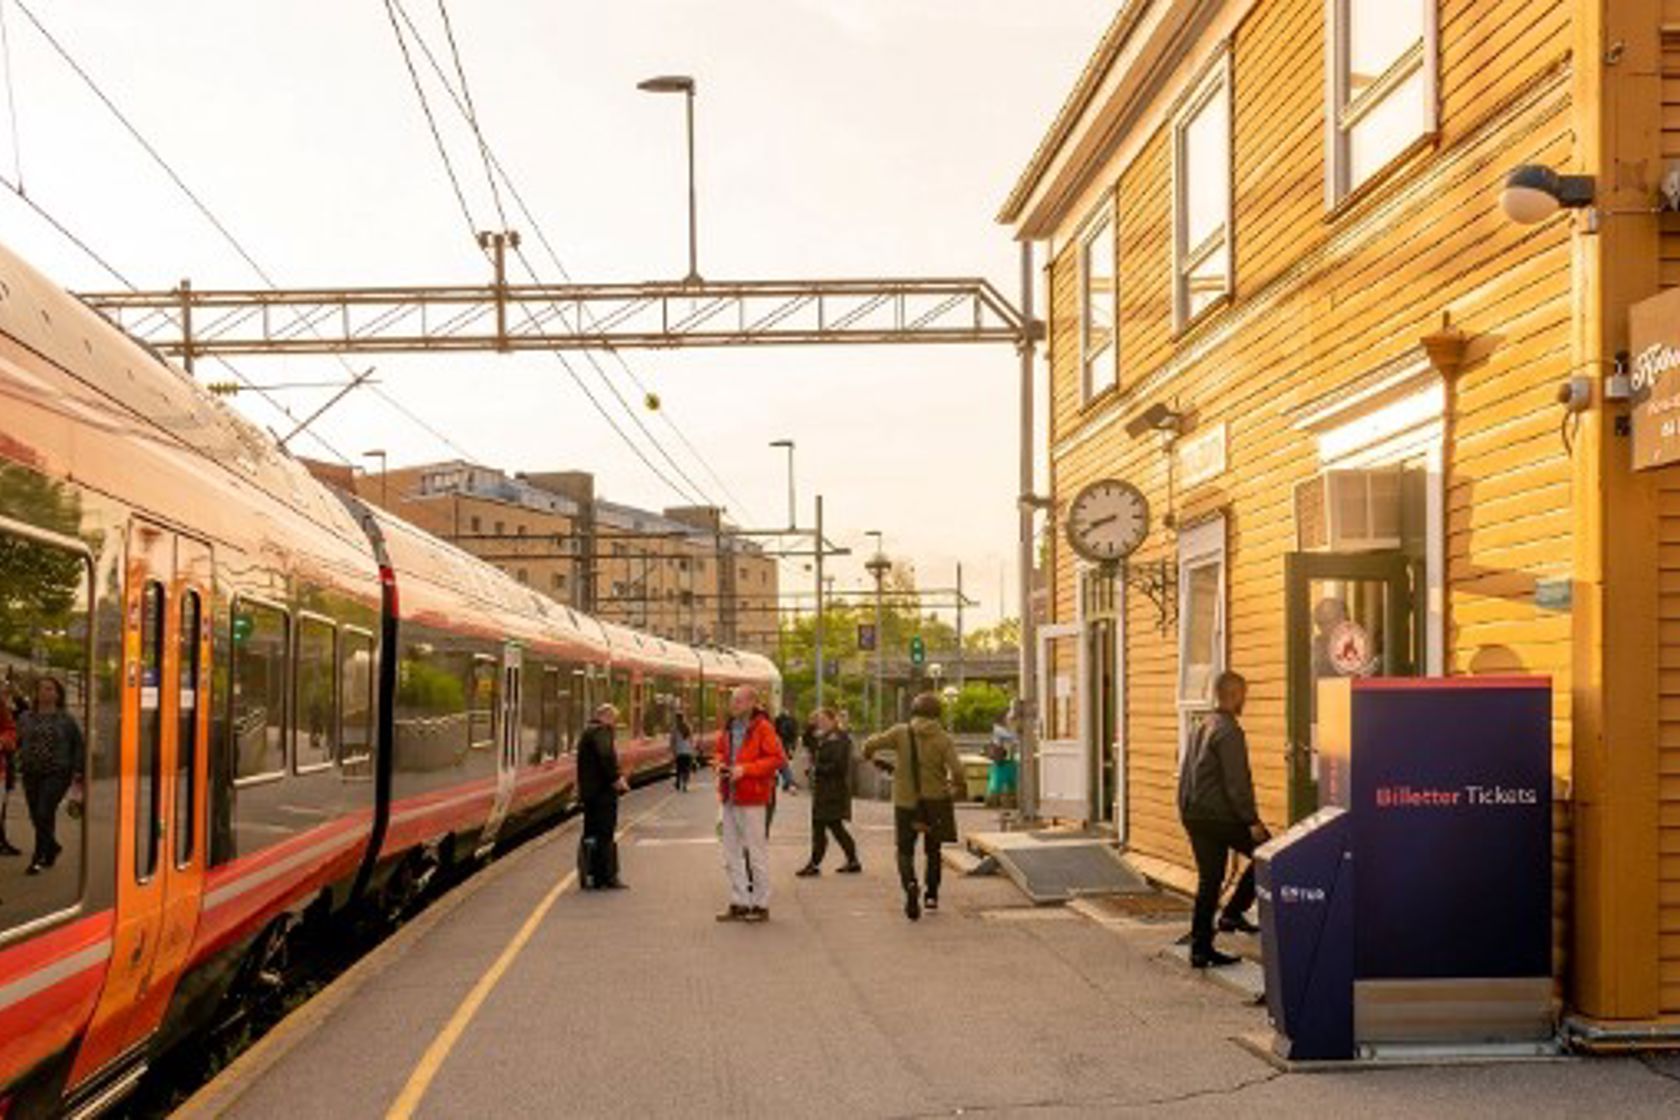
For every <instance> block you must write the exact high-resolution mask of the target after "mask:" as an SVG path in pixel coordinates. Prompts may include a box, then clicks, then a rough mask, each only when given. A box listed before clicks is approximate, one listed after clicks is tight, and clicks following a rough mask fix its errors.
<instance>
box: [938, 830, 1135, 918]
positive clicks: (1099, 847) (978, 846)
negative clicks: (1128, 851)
mask: <svg viewBox="0 0 1680 1120" xmlns="http://www.w3.org/2000/svg"><path fill="white" fill-rule="evenodd" d="M969 846H970V847H971V848H974V849H975V850H977V851H979V852H981V853H983V854H985V855H988V856H991V857H992V858H993V859H995V860H997V863H998V866H999V867H1000V868H1001V869H1002V870H1003V873H1004V874H1006V875H1008V876H1009V878H1010V879H1011V880H1013V881H1014V883H1015V885H1016V886H1018V887H1020V888H1021V893H1023V894H1025V895H1026V896H1027V897H1028V898H1029V899H1031V900H1032V901H1033V902H1035V903H1038V904H1048V903H1057V902H1067V901H1069V900H1070V899H1075V898H1081V897H1084V896H1088V895H1103V894H1146V893H1149V892H1151V891H1153V890H1154V888H1153V887H1151V886H1150V885H1149V884H1148V883H1147V882H1146V881H1145V880H1144V878H1143V877H1142V876H1141V875H1139V874H1138V873H1137V872H1135V871H1133V870H1132V869H1131V868H1130V867H1127V866H1126V864H1125V863H1124V862H1122V861H1121V859H1120V853H1119V850H1118V849H1117V848H1116V847H1115V845H1114V843H1113V842H1112V841H1110V840H1106V839H1103V838H1100V837H1095V836H1091V835H1088V834H1081V833H1054V832H986V833H979V834H976V835H972V836H970V837H969Z"/></svg>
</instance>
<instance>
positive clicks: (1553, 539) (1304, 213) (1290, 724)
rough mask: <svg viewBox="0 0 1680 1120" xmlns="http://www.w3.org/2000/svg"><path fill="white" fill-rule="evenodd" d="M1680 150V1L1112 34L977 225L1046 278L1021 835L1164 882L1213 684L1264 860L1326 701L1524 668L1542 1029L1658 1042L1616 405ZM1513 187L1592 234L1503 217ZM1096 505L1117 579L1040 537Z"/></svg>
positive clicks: (1198, 21)
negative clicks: (1036, 584)
mask: <svg viewBox="0 0 1680 1120" xmlns="http://www.w3.org/2000/svg"><path fill="white" fill-rule="evenodd" d="M1676 157H1680V0H1666V2H1658V0H1615V2H1614V3H1611V2H1609V0H1223V2H1221V0H1126V2H1124V3H1121V4H1120V5H1119V11H1118V13H1117V15H1116V17H1115V19H1114V21H1113V23H1112V25H1111V26H1110V28H1109V29H1108V31H1107V33H1106V34H1105V36H1104V37H1103V39H1102V41H1101V43H1100V44H1098V46H1097V49H1096V51H1095V53H1094V54H1093V56H1092V58H1091V60H1090V62H1089V64H1088V65H1087V67H1086V68H1085V70H1084V72H1083V73H1081V74H1080V75H1078V77H1077V80H1076V82H1075V85H1074V88H1073V91H1072V93H1071V95H1070V96H1069V98H1068V100H1067V102H1066V104H1065V106H1064V108H1063V109H1062V111H1061V113H1060V114H1059V115H1058V116H1057V118H1056V119H1055V121H1054V122H1053V123H1052V124H1051V127H1050V129H1049V131H1048V132H1047V133H1046V135H1045V137H1044V139H1043V141H1042V143H1041V144H1040V146H1039V148H1038V150H1037V151H1036V152H1035V153H1034V154H1033V155H1032V157H1031V160H1030V161H1029V163H1028V164H1027V166H1026V169H1025V171H1024V172H1023V173H1022V175H1021V177H1020V180H1019V182H1018V184H1017V185H1016V187H1015V189H1014V191H1013V192H1012V193H1011V195H1010V196H1009V198H1008V201H1007V203H1006V204H1005V207H1004V210H1003V213H1002V214H1001V220H1002V221H1003V222H1004V223H1006V224H1008V225H1010V226H1012V227H1013V228H1014V230H1015V233H1016V236H1017V237H1019V238H1021V239H1027V240H1031V241H1033V242H1036V243H1038V244H1039V245H1040V246H1042V255H1043V258H1044V259H1045V260H1046V261H1047V264H1046V266H1045V275H1044V284H1043V289H1044V291H1045V293H1046V295H1047V301H1048V309H1047V311H1046V312H1045V318H1046V322H1047V326H1048V352H1049V382H1050V394H1049V395H1050V419H1049V425H1048V428H1049V448H1048V459H1049V464H1050V488H1051V489H1050V492H1051V496H1052V497H1053V499H1054V502H1055V507H1054V512H1053V514H1052V524H1051V526H1050V529H1051V540H1052V544H1051V555H1052V560H1051V565H1052V567H1051V572H1052V581H1051V586H1052V594H1051V604H1052V605H1051V618H1050V620H1049V625H1048V626H1047V627H1046V629H1045V633H1044V638H1043V640H1044V646H1043V657H1042V658H1041V661H1042V664H1043V670H1042V677H1041V687H1040V710H1041V725H1042V726H1041V730H1042V735H1043V739H1044V743H1043V748H1042V759H1041V785H1042V797H1043V799H1044V806H1045V808H1046V810H1048V811H1054V812H1057V813H1059V814H1061V815H1065V816H1074V817H1083V818H1088V819H1096V820H1102V821H1110V822H1112V825H1113V827H1114V829H1115V831H1116V832H1117V833H1118V834H1119V835H1120V836H1121V838H1122V839H1123V841H1124V843H1125V845H1126V846H1127V848H1128V850H1129V852H1130V853H1131V855H1132V857H1133V858H1134V859H1136V860H1137V861H1138V862H1139V863H1141V864H1143V865H1144V866H1145V867H1146V868H1147V869H1149V870H1151V871H1152V872H1153V873H1155V874H1157V875H1159V876H1161V877H1163V878H1165V879H1167V880H1169V881H1177V882H1180V883H1187V882H1188V881H1189V877H1190V872H1189V870H1188V869H1189V868H1190V866H1191V861H1190V856H1189V851H1188V847H1187V845H1186V843H1185V840H1184V837H1183V834H1182V831H1181V829H1180V826H1179V824H1178V821H1177V816H1176V811H1175V807H1174V788H1175V781H1176V763H1177V758H1178V752H1179V750H1180V745H1181V743H1182V742H1183V738H1184V735H1185V731H1186V728H1187V727H1188V726H1189V725H1190V723H1191V722H1192V721H1193V720H1194V719H1195V718H1197V715H1198V713H1199V712H1201V711H1204V710H1205V709H1206V706H1207V704H1208V691H1207V686H1208V683H1209V681H1210V679H1211V676H1212V674H1213V673H1215V672H1217V671H1218V670H1219V669H1221V668H1224V667H1230V668H1234V669H1237V670H1239V671H1241V672H1242V673H1243V674H1244V675H1246V676H1247V677H1248V678H1249V680H1250V682H1251V692H1250V701H1249V711H1248V714H1247V717H1246V720H1245V722H1246V724H1247V727H1248V730H1249V738H1250V744H1251V752H1252V755H1253V764H1254V771H1255V777H1256V783H1257V787H1258V791H1259V796H1260V803H1261V808H1262V812H1263V814H1264V815H1265V817H1266V819H1267V820H1268V821H1269V822H1271V823H1272V824H1273V825H1274V827H1275V826H1279V825H1283V824H1286V823H1287V822H1289V821H1290V820H1292V819H1295V818H1298V817H1299V816H1301V815H1303V814H1304V813H1305V812H1308V811H1310V810H1311V809H1312V808H1314V807H1315V805H1316V797H1317V793H1316V787H1315V783H1314V763H1313V750H1312V744H1313V736H1314V728H1313V711H1312V706H1313V703H1312V698H1313V694H1314V688H1313V682H1314V681H1315V680H1316V679H1318V678H1320V677H1323V676H1325V675H1328V674H1335V673H1343V674H1346V673H1369V672H1381V673H1395V674H1413V673H1419V674H1422V673H1427V674H1465V673H1488V674H1501V673H1539V674H1546V675H1549V676H1550V677H1551V678H1552V681H1553V686H1554V687H1553V698H1554V700H1553V714H1554V722H1553V727H1554V746H1555V767H1554V770H1555V774H1556V782H1555V797H1556V813H1555V819H1556V822H1557V843H1556V853H1557V864H1556V884H1557V899H1558V902H1557V926H1556V935H1557V944H1558V947H1559V952H1558V954H1557V961H1558V971H1559V977H1560V993H1561V995H1562V998H1563V1003H1564V1008H1565V1011H1566V1013H1567V1014H1568V1015H1569V1021H1570V1023H1571V1026H1572V1029H1573V1030H1574V1031H1575V1032H1576V1034H1577V1036H1578V1037H1581V1038H1586V1039H1591V1040H1597V1041H1599V1042H1601V1043H1604V1044H1614V1043H1616V1042H1618V1041H1620V1040H1623V1039H1625V1038H1642V1037H1652V1038H1657V1037H1669V1038H1672V1039H1674V1040H1680V466H1675V467H1668V468H1657V469H1650V470H1640V471H1634V470H1633V469H1632V467H1631V459H1630V447H1629V444H1630V441H1629V439H1628V437H1627V435H1626V434H1625V431H1626V426H1627V424H1628V422H1629V409H1630V406H1629V404H1628V403H1627V402H1626V401H1624V400H1621V399H1619V398H1621V397H1622V396H1624V395H1625V394H1624V392H1623V389H1624V388H1625V382H1624V381H1622V380H1619V379H1618V378H1617V374H1618V373H1619V372H1624V371H1625V367H1619V366H1618V365H1617V355H1618V352H1622V351H1626V350H1627V348H1628V346H1629V341H1628V319H1629V313H1630V310H1631V309H1632V307H1633V306H1634V305H1635V304H1637V303H1639V302H1640V301H1642V300H1645V299H1647V298H1648V297H1651V296H1653V295H1655V294H1656V293H1658V292H1659V291H1660V290H1661V289H1662V287H1663V286H1665V285H1680V217H1677V216H1672V215H1668V214H1663V213H1659V212H1658V211H1659V210H1660V209H1663V208H1665V207H1667V206H1668V204H1667V203H1665V201H1664V199H1665V194H1664V180H1665V178H1667V179H1669V183H1668V186H1669V189H1670V191H1672V192H1673V194H1674V195H1675V196H1676V203H1677V204H1680V162H1676V163H1673V164H1671V162H1670V161H1671V160H1675V159H1676ZM1528 165H1540V166H1543V167H1547V168H1550V169H1553V170H1555V171H1556V172H1558V173H1559V174H1560V175H1569V176H1578V175H1584V176H1591V177H1592V183H1591V186H1592V188H1593V193H1592V197H1591V199H1590V203H1589V204H1588V205H1585V206H1577V207H1566V208H1564V209H1561V210H1559V211H1558V212H1557V213H1556V214H1555V215H1553V216H1550V217H1545V218H1543V219H1542V220H1533V219H1534V218H1535V217H1536V216H1537V215H1534V214H1529V215H1524V216H1525V217H1526V218H1528V219H1529V220H1528V221H1526V222H1523V221H1518V220H1515V219H1514V218H1513V217H1512V216H1511V214H1509V213H1508V212H1507V210H1506V209H1505V208H1504V207H1503V206H1502V192H1503V190H1504V188H1505V187H1506V185H1507V179H1508V176H1510V174H1511V173H1512V172H1513V171H1514V170H1515V169H1516V168H1518V167H1520V166H1528ZM1565 201H1566V202H1580V201H1583V200H1582V199H1579V198H1566V199H1565ZM1677 326H1680V324H1677ZM1105 478H1114V479H1120V480H1123V481H1126V482H1129V483H1132V484H1133V485H1135V486H1137V487H1138V488H1139V489H1140V490H1141V491H1142V493H1143V494H1144V496H1145V497H1146V498H1147V500H1148V503H1149V507H1150V519H1149V531H1148V536H1147V537H1146V539H1145V540H1144V542H1143V544H1142V545H1141V547H1139V548H1138V550H1137V551H1136V552H1135V553H1134V554H1133V555H1132V557H1131V559H1130V562H1129V564H1128V566H1127V569H1126V576H1125V578H1124V579H1121V580H1117V581H1110V580H1108V579H1105V578H1103V576H1102V574H1101V572H1100V570H1099V569H1096V568H1093V567H1091V566H1090V565H1087V564H1086V563H1084V562H1083V561H1081V560H1079V559H1078V558H1077V557H1076V556H1075V555H1074V554H1073V552H1072V550H1071V549H1070V548H1069V547H1068V545H1067V542H1066V539H1065V536H1064V534H1063V525H1062V520H1064V519H1065V512H1066V509H1067V506H1068V503H1069V502H1070V500H1071V499H1072V498H1073V497H1074V495H1076V494H1077V493H1078V492H1079V491H1080V490H1081V489H1082V488H1083V487H1084V486H1086V485H1087V484H1089V483H1091V482H1093V481H1096V480H1099V479H1105ZM1665 1030H1673V1031H1674V1032H1675V1033H1674V1034H1672V1035H1664V1034H1663V1032H1664V1031H1665ZM1650 1031H1655V1032H1656V1033H1655V1034H1647V1032H1650Z"/></svg>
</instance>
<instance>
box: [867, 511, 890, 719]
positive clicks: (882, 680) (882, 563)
mask: <svg viewBox="0 0 1680 1120" xmlns="http://www.w3.org/2000/svg"><path fill="white" fill-rule="evenodd" d="M868 535H869V536H871V537H874V538H875V555H873V556H871V557H870V558H869V562H868V563H866V564H864V568H865V569H866V570H867V571H868V572H869V574H870V575H872V576H874V577H875V729H876V730H877V731H878V730H880V728H881V697H882V695H883V693H884V692H885V690H886V668H885V662H884V661H883V660H882V655H883V650H882V647H883V646H884V645H886V635H885V634H883V633H882V632H881V590H882V581H884V580H885V579H886V578H887V573H888V572H890V571H892V561H891V560H888V559H887V554H886V553H885V552H883V551H881V534H880V533H878V532H876V531H875V530H873V529H871V530H870V531H869V533H868Z"/></svg>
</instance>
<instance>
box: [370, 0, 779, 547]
mask: <svg viewBox="0 0 1680 1120" xmlns="http://www.w3.org/2000/svg"><path fill="white" fill-rule="evenodd" d="M387 2H388V4H389V3H390V0H387ZM444 4H445V0H439V8H440V9H442V10H443V14H444V19H445V30H446V32H447V34H448V38H449V42H450V47H451V50H452V52H454V55H455V66H456V71H457V73H458V74H459V75H460V76H461V81H462V83H463V86H464V84H465V81H466V77H465V69H464V67H463V66H462V65H461V59H460V54H459V51H458V50H456V49H455V48H456V43H455V38H454V34H453V31H452V30H450V28H449V25H448V13H447V9H445V8H444ZM395 7H396V11H397V14H398V15H400V16H401V17H402V20H403V23H404V24H406V25H407V27H408V30H409V32H410V34H412V35H413V36H414V39H415V43H416V45H417V46H418V47H419V48H420V52H421V54H422V55H423V56H424V57H425V59H426V62H427V64H428V65H429V66H430V67H431V70H432V73H433V74H434V75H436V77H437V79H438V81H439V82H440V83H441V84H442V85H443V87H444V90H445V92H447V93H448V94H449V96H450V100H451V101H452V102H453V103H454V105H455V109H456V111H457V112H458V113H460V114H461V116H462V117H463V118H464V119H465V120H466V121H467V123H468V125H469V126H470V127H471V128H472V130H473V134H474V137H475V138H476V140H477V141H478V145H479V152H480V156H481V157H482V158H483V160H484V162H485V164H486V175H487V176H488V177H489V179H490V182H491V189H492V197H493V199H494V201H495V206H496V211H497V214H498V216H499V217H500V219H501V223H502V226H503V228H506V226H507V216H506V213H505V211H504V209H503V207H502V204H501V198H500V194H499V193H497V192H495V186H494V184H495V181H496V179H497V177H499V178H500V180H501V182H502V183H503V184H504V185H505V186H506V187H507V192H508V195H509V197H510V198H512V199H513V203H514V205H515V206H516V207H517V208H518V210H519V213H520V215H521V217H523V219H524V221H525V223H526V225H528V226H529V227H530V229H531V232H532V233H533V234H534V235H535V236H536V238H537V241H538V243H539V244H541V245H542V247H543V251H544V253H545V254H547V256H548V259H549V260H550V262H552V263H553V265H554V268H555V270H556V271H558V272H559V274H560V277H561V279H562V280H565V281H567V282H570V281H571V279H572V277H571V273H570V271H569V270H568V269H567V268H566V265H565V262H564V261H563V260H562V259H561V257H560V254H559V252H558V250H556V249H555V247H554V243H553V242H552V241H551V240H549V237H548V234H547V232H546V231H545V230H544V229H543V227H542V223H541V222H539V221H538V220H537V217H536V215H535V213H534V212H533V211H532V209H531V207H530V205H529V204H528V203H527V202H526V201H525V196H524V195H523V194H521V193H520V190H519V186H518V184H517V183H516V182H515V181H514V179H513V176H512V175H511V174H510V173H509V172H508V170H507V168H506V167H505V166H504V165H503V163H502V161H501V160H500V159H498V158H497V156H496V153H495V150H494V149H493V148H492V147H491V146H490V144H489V143H488V141H487V140H486V139H485V137H484V133H483V129H482V128H481V127H480V125H479V121H478V114H477V111H476V109H475V108H474V107H473V105H472V102H471V97H470V90H466V89H465V88H464V89H463V93H462V94H457V93H456V91H455V89H454V87H453V85H452V84H451V83H450V81H449V79H448V77H447V76H446V75H445V73H444V69H443V66H442V64H441V63H439V62H438V60H437V57H436V55H434V54H433V52H432V49H431V47H430V45H429V44H428V43H427V42H426V40H425V37H424V36H423V35H422V34H421V33H420V30H419V28H418V27H416V26H415V24H414V21H413V19H412V18H410V16H409V14H408V12H407V10H406V9H405V8H404V7H403V6H402V3H401V0H395ZM416 81H417V79H416ZM440 148H441V142H440ZM492 172H493V173H492ZM523 263H524V264H525V267H526V270H527V271H528V272H530V274H531V275H532V277H533V279H535V278H536V272H535V270H534V269H533V268H532V267H531V265H530V263H529V261H524V262H523ZM555 310H556V313H557V314H559V315H560V318H561V321H562V322H565V313H564V311H563V310H561V309H559V308H556V309H555ZM579 314H580V318H582V320H583V321H584V322H591V325H593V323H592V320H593V316H592V315H591V314H590V313H589V312H587V311H585V310H582V309H580V312H579ZM607 351H608V353H610V354H611V355H612V357H613V360H614V361H615V362H616V363H617V364H618V366H619V368H620V369H622V370H623V371H624V374H625V376H626V377H628V378H629V379H630V380H631V382H632V383H633V384H634V385H635V386H636V388H637V389H638V390H639V391H640V392H641V393H643V394H644V396H645V395H648V394H649V393H650V390H649V388H648V385H647V383H646V382H644V381H643V380H642V379H641V378H640V377H639V376H637V374H636V372H635V370H634V369H633V368H632V367H631V365H630V363H629V362H628V361H627V360H626V359H625V357H624V355H623V354H622V353H620V352H619V351H618V350H616V349H613V348H611V347H608V348H607ZM584 355H585V357H586V358H588V359H589V361H590V363H591V364H592V365H594V366H595V368H596V370H597V372H598V373H599V374H600V376H601V377H602V378H603V379H605V378H606V377H607V375H606V372H605V371H604V370H602V369H601V368H600V365H599V363H598V362H597V361H596V359H595V357H594V355H593V353H592V352H591V351H587V350H586V351H584ZM621 401H622V398H621ZM628 407H629V406H628V405H627V406H626V408H627V409H628ZM630 415H631V416H632V418H634V419H636V420H637V421H638V424H639V423H640V417H639V415H638V414H636V413H635V412H634V411H633V410H630ZM660 418H661V419H662V420H663V421H664V422H665V425H666V427H668V428H669V429H670V430H671V432H672V434H674V435H675V436H676V437H677V440H678V442H680V443H681V444H682V446H683V447H684V448H685V449H686V450H687V451H688V453H689V454H690V455H692V456H693V457H694V459H695V461H696V462H697V463H699V464H700V467H701V469H702V470H703V471H704V472H705V473H706V475H707V476H708V477H709V478H710V479H711V480H712V482H713V483H715V484H716V485H717V487H718V489H719V490H720V491H722V493H723V495H724V496H725V497H726V498H728V499H729V501H730V502H731V503H733V507H732V508H734V509H736V510H738V511H740V513H741V514H743V515H744V516H745V517H746V518H747V520H749V521H757V520H759V519H758V518H757V517H756V516H754V515H753V514H752V512H751V510H750V509H748V508H747V506H746V503H744V502H742V501H741V500H740V498H739V497H737V496H736V494H735V493H734V491H733V490H731V489H730V487H729V484H728V483H727V482H726V481H724V479H723V477H722V476H721V475H720V474H719V473H718V472H717V470H716V469H714V468H713V467H712V464H711V463H710V461H709V460H708V459H707V458H706V456H705V455H704V454H702V453H701V451H700V449H699V448H698V447H696V446H695V445H694V443H693V441H692V440H690V439H689V438H688V435H687V433H685V432H684V431H683V430H682V428H681V427H680V426H678V424H677V423H676V421H675V420H674V419H673V418H672V417H671V414H670V411H669V410H668V409H661V410H660ZM644 430H645V429H644ZM650 438H651V436H650ZM663 450H664V449H663V446H661V451H662V452H663ZM666 457H667V458H669V456H668V454H667V456H666ZM673 465H674V464H673ZM708 504H716V503H708Z"/></svg>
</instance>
